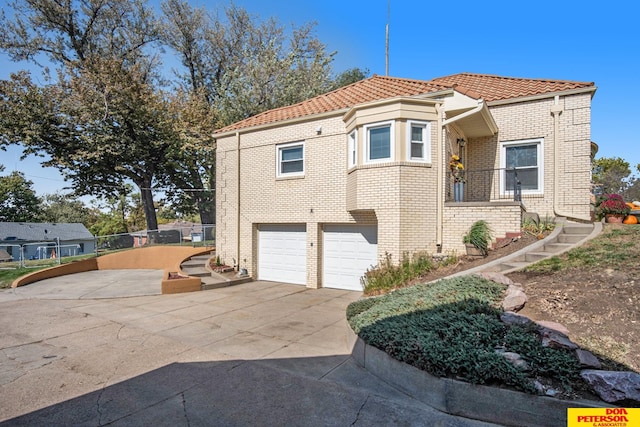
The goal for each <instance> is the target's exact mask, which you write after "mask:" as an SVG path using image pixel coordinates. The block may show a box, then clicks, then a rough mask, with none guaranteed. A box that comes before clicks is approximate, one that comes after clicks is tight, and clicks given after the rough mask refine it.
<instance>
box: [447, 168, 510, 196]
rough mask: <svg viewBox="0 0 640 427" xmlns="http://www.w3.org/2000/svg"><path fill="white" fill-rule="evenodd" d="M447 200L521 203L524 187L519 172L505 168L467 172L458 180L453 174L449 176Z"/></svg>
mask: <svg viewBox="0 0 640 427" xmlns="http://www.w3.org/2000/svg"><path fill="white" fill-rule="evenodd" d="M455 181H460V182H455ZM460 184H462V186H461V185H460ZM445 200H446V201H447V202H454V201H458V202H493V201H517V202H520V201H522V185H521V183H520V179H519V178H518V171H517V170H515V169H505V168H502V169H480V170H465V171H464V172H463V173H462V175H459V176H458V179H457V180H456V179H455V178H454V177H453V175H452V174H447V183H446V199H445Z"/></svg>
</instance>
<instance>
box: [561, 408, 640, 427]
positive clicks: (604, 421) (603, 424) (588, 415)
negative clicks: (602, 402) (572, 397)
mask: <svg viewBox="0 0 640 427" xmlns="http://www.w3.org/2000/svg"><path fill="white" fill-rule="evenodd" d="M567 427H640V408H569V409H568V410H567Z"/></svg>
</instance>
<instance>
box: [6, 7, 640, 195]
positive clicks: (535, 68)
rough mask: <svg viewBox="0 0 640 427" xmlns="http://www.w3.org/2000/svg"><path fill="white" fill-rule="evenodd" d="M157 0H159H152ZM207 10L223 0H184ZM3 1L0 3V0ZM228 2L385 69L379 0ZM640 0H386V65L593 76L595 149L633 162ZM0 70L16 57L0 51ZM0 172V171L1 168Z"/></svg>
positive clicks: (639, 92)
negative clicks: (303, 28)
mask: <svg viewBox="0 0 640 427" xmlns="http://www.w3.org/2000/svg"><path fill="white" fill-rule="evenodd" d="M154 3H158V1H154ZM191 3H192V4H193V5H196V6H205V7H206V8H207V9H209V10H210V11H212V12H216V10H220V8H221V7H222V6H223V5H224V4H226V2H225V3H212V2H208V1H201V0H192V1H191ZM0 4H2V7H3V9H4V8H5V7H6V6H5V5H6V2H5V1H4V0H3V1H2V2H1V3H0ZM235 4H236V5H237V6H241V7H244V8H245V9H247V10H248V11H249V12H250V13H252V14H254V15H256V16H259V17H261V18H264V19H266V18H268V17H271V16H273V17H276V18H277V19H278V20H279V21H280V22H281V23H283V24H287V25H289V24H296V25H302V24H303V23H306V22H309V21H315V22H317V27H316V33H317V36H318V38H319V39H320V40H321V41H323V42H324V43H326V44H327V45H328V50H329V51H337V54H336V56H335V61H334V64H333V68H334V71H336V72H340V71H344V70H345V69H348V68H353V67H359V68H367V69H369V71H370V72H371V74H374V73H375V74H384V73H385V24H386V21H387V0H367V1H335V0H325V1H304V0H299V1H288V0H270V1H268V2H267V1H264V0H236V1H235ZM639 12H640V2H637V1H635V0H626V1H621V2H584V1H574V0H569V1H564V2H558V1H545V0H538V1H535V2H534V1H528V0H525V1H520V2H514V1H513V0H511V1H491V0H488V1H484V2H478V1H467V0H459V1H457V2H426V1H417V0H391V13H390V15H391V20H390V47H389V49H390V55H389V56H390V67H389V74H390V75H392V76H396V77H407V78H416V79H425V80H428V79H431V78H434V77H440V76H444V75H448V74H455V73H459V72H473V73H486V74H497V75H503V76H512V77H528V78H548V79H560V80H576V81H589V82H591V81H593V82H595V84H596V86H597V88H598V90H597V92H596V94H595V96H594V98H593V102H592V116H591V139H592V140H593V141H595V142H596V143H597V144H598V145H599V146H600V151H599V152H598V157H622V158H624V159H625V160H627V161H628V162H629V163H630V164H631V166H632V169H634V170H635V165H637V164H639V163H640V147H639V145H638V137H637V136H636V134H635V132H634V130H633V129H635V128H633V126H631V125H632V124H634V123H635V120H639V119H640V107H638V100H640V84H638V76H639V75H640V73H639V69H640V25H639V24H638V22H637V18H638V16H639V15H640V13H639ZM0 65H1V67H0V78H3V79H4V78H7V77H8V76H9V73H10V72H11V71H13V70H16V69H19V68H20V66H19V65H16V64H10V63H9V62H8V60H7V58H6V57H4V56H0ZM19 154H20V153H19V151H18V150H15V149H12V150H11V151H10V152H7V153H3V152H0V164H4V165H5V166H6V168H7V170H8V171H10V170H13V169H17V170H21V171H23V172H25V174H26V175H27V177H28V178H29V179H30V180H32V181H33V182H34V188H35V189H36V192H37V193H38V194H39V195H41V194H42V193H52V192H55V191H56V190H57V189H61V188H62V187H64V185H65V183H64V182H63V181H62V179H61V178H60V176H59V175H58V174H57V173H56V172H55V170H49V169H42V168H40V166H39V164H38V162H37V160H36V159H32V160H29V161H27V162H20V161H19V159H18V158H19ZM6 172H7V171H5V173H6Z"/></svg>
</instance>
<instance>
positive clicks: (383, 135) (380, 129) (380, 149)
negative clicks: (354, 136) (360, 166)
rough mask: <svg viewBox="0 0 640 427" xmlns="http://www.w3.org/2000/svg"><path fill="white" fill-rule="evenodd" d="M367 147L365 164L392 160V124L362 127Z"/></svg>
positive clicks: (385, 123)
mask: <svg viewBox="0 0 640 427" xmlns="http://www.w3.org/2000/svg"><path fill="white" fill-rule="evenodd" d="M364 130H365V134H366V138H367V141H366V146H367V158H366V162H367V163H379V162H387V161H391V160H393V156H394V143H393V135H394V123H393V122H384V123H375V124H371V125H366V126H365V127H364Z"/></svg>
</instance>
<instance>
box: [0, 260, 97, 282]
mask: <svg viewBox="0 0 640 427" xmlns="http://www.w3.org/2000/svg"><path fill="white" fill-rule="evenodd" d="M94 256H95V255H93V254H85V255H77V256H72V257H64V258H62V260H61V261H60V263H61V264H67V263H70V262H74V261H80V260H83V259H88V258H93V257H94ZM34 262H35V261H27V267H16V268H7V269H0V289H7V288H10V287H11V284H12V283H13V281H14V280H16V279H19V278H20V277H22V276H26V275H27V274H30V273H33V272H36V271H40V270H44V269H45V268H50V267H55V266H56V265H58V264H57V262H56V261H55V260H51V261H50V262H48V263H46V264H40V263H41V262H42V261H40V263H39V265H34V266H33V267H30V266H29V265H30V264H33V263H34ZM13 264H15V263H13ZM2 267H4V266H2Z"/></svg>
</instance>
